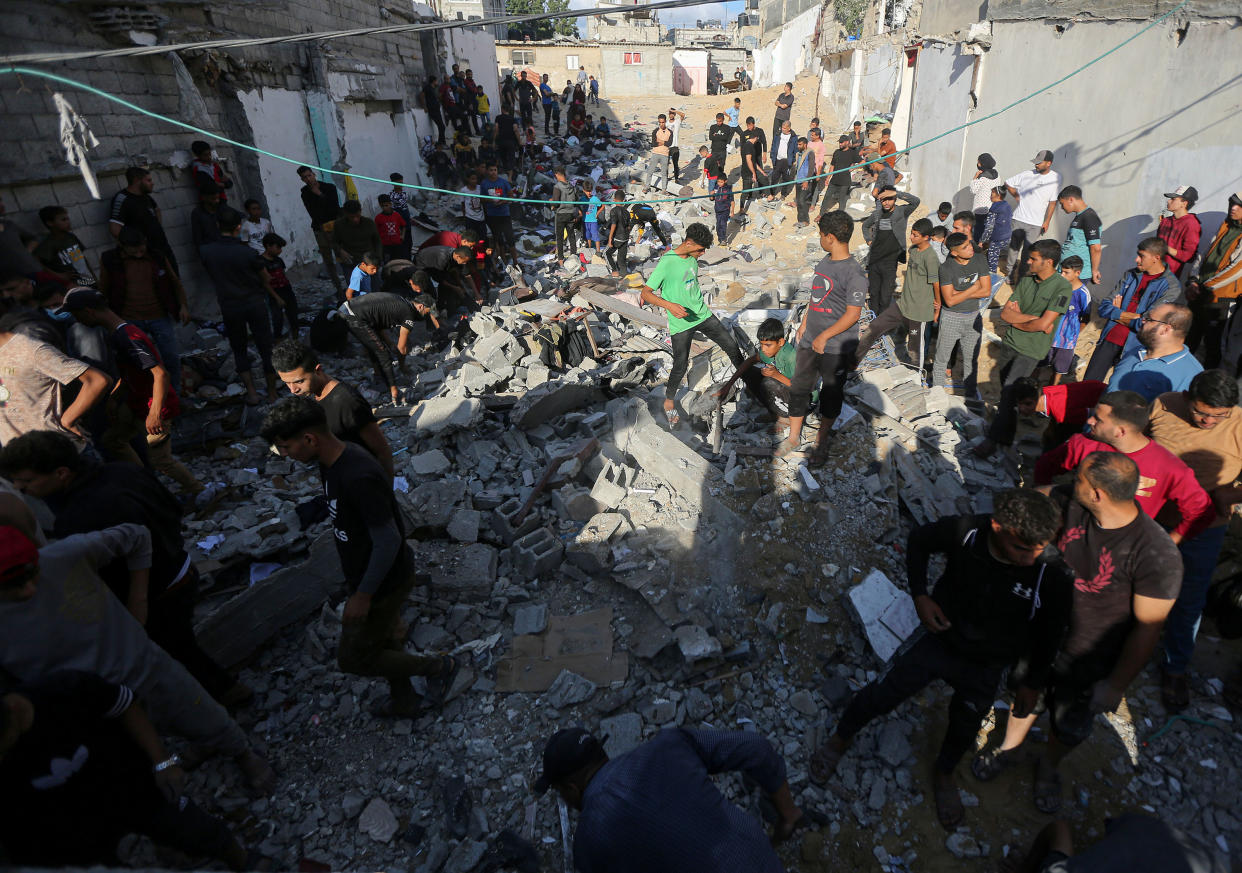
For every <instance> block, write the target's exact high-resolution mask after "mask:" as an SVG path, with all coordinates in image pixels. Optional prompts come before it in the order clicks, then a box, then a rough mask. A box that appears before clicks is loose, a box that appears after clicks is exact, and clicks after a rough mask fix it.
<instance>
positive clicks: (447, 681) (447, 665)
mask: <svg viewBox="0 0 1242 873" xmlns="http://www.w3.org/2000/svg"><path fill="white" fill-rule="evenodd" d="M440 663H441V666H440V672H439V673H437V674H435V675H434V676H428V677H427V697H428V698H429V699H430V700H434V701H436V702H443V701H444V698H445V697H446V696H447V695H448V693H449V689H450V688H452V687H453V680H454V679H456V678H457V674H458V673H459V672H461V659H460V658H455V657H453V656H452V655H445V656H444V658H443V660H442V661H441V662H440Z"/></svg>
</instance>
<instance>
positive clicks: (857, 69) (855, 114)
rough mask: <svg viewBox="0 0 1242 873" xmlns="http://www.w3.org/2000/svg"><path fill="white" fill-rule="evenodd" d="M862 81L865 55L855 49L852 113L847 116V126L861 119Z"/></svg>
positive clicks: (851, 89) (852, 60) (851, 75)
mask: <svg viewBox="0 0 1242 873" xmlns="http://www.w3.org/2000/svg"><path fill="white" fill-rule="evenodd" d="M862 80H863V53H862V52H861V51H859V50H858V49H854V51H853V57H852V59H851V74H850V111H849V112H848V113H847V115H846V124H852V123H853V122H854V120H855V119H857V118H861V115H860V113H861V112H862Z"/></svg>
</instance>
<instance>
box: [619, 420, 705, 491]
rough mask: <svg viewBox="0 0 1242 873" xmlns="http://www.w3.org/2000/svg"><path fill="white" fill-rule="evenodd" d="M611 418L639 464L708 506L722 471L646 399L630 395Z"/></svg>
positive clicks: (621, 442) (623, 447)
mask: <svg viewBox="0 0 1242 873" xmlns="http://www.w3.org/2000/svg"><path fill="white" fill-rule="evenodd" d="M612 420H613V437H614V441H615V443H616V445H617V447H618V448H619V449H621V450H622V451H624V452H627V453H629V454H630V455H633V456H634V459H635V460H636V461H638V464H639V466H641V467H642V468H643V469H644V470H645V471H646V472H648V473H651V474H652V475H654V476H656V477H657V478H659V479H661V480H663V481H664V482H666V483H667V484H668V486H669V487H670V488H672V489H673V491H674V492H676V494H677V496H678V497H680V498H681V499H682V500H684V501H686V502H687V503H689V504H690V505H691V506H694V507H696V508H705V507H706V505H707V504H708V503H709V501H710V495H709V494H708V490H709V488H710V487H711V486H712V485H713V484H715V483H716V482H717V481H718V480H719V478H720V472H719V471H718V470H717V469H716V467H715V466H714V465H713V464H711V463H709V462H708V461H707V460H706V459H704V458H703V457H702V456H700V455H699V454H698V453H697V452H694V451H693V450H691V449H690V448H689V447H688V446H686V445H685V444H684V443H683V442H681V440H679V439H677V438H676V437H675V436H673V435H672V434H670V433H669V432H668V431H667V430H665V429H664V428H662V427H660V425H658V424H657V423H656V420H655V418H654V417H653V416H652V415H651V412H650V410H649V409H648V408H647V404H646V402H645V401H643V400H642V399H641V398H637V397H634V398H631V399H630V400H628V401H626V403H625V404H624V405H622V406H620V407H618V408H617V409H616V410H615V411H614V412H613V419H612ZM713 509H714V507H713Z"/></svg>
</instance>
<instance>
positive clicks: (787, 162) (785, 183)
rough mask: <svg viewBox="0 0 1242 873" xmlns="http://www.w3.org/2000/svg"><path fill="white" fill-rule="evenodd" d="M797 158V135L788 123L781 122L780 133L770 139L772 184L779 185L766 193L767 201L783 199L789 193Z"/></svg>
mask: <svg viewBox="0 0 1242 873" xmlns="http://www.w3.org/2000/svg"><path fill="white" fill-rule="evenodd" d="M797 156H798V135H797V134H796V133H794V132H793V128H792V127H790V125H789V122H788V121H782V122H781V130H780V133H778V134H776V136H774V137H772V152H771V157H772V184H773V185H774V186H775V185H780V186H781V187H780V188H776V187H773V188H772V189H771V190H769V191H768V199H769V200H780V199H783V198H784V197H785V196H786V195H787V194H788V193H789V187H790V186H789V180H790V178H792V169H793V166H794V161H795V160H796V159H797Z"/></svg>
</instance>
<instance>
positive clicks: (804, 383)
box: [775, 210, 867, 467]
mask: <svg viewBox="0 0 1242 873" xmlns="http://www.w3.org/2000/svg"><path fill="white" fill-rule="evenodd" d="M853 233H854V219H853V218H851V217H850V216H849V214H848V213H845V212H841V211H839V210H838V211H836V212H829V213H828V214H827V215H821V216H820V217H819V245H820V248H822V249H823V250H824V251H825V252H827V253H828V255H827V257H825V258H824V259H823V260H821V261H820V262H819V263H818V264H817V265H816V266H815V276H814V278H813V279H812V280H811V302H810V304H809V305H808V306H807V309H806V313H805V314H804V315H803V316H802V324H801V325H800V326H799V327H798V349H797V353H796V354H797V356H796V358H795V360H794V375H793V379H792V381H791V382H790V386H789V438H788V439H786V440H785V442H783V443H781V444H780V446H779V447H778V448H777V450H776V453H775V456H776V457H778V458H783V457H784V456H785V455H787V454H789V453H790V452H792V451H794V450H795V449H797V448H798V446H799V444H800V442H801V438H802V423H803V421H804V420H805V419H806V414H807V411H808V410H809V409H810V406H811V389H812V388H814V387H815V381H816V380H817V379H822V380H823V384H822V386H821V387H820V391H819V438H818V440H817V441H816V444H815V449H814V450H813V451H812V452H811V454H810V457H809V458H808V459H807V463H808V464H809V465H810V466H813V467H818V466H822V465H823V464H824V462H825V461H826V460H827V459H828V450H829V448H830V447H831V443H832V425H833V423H834V422H835V421H836V419H837V416H838V415H840V414H841V406H842V403H843V402H844V400H845V379H846V377H847V376H848V375H849V373H850V371H851V370H853V369H854V363H855V362H854V353H855V351H856V350H857V349H858V317H859V316H860V315H861V314H862V308H863V304H864V303H866V301H867V275H866V273H864V272H863V269H862V267H861V266H859V264H858V262H857V261H855V260H854V258H853V257H851V255H850V237H851V236H852V235H853Z"/></svg>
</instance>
